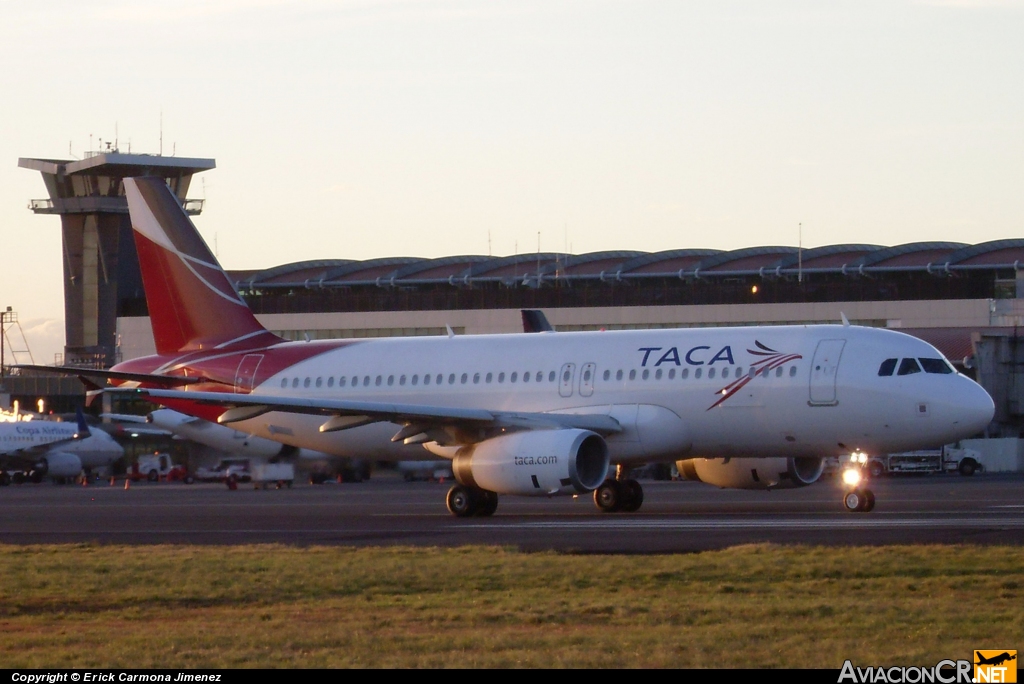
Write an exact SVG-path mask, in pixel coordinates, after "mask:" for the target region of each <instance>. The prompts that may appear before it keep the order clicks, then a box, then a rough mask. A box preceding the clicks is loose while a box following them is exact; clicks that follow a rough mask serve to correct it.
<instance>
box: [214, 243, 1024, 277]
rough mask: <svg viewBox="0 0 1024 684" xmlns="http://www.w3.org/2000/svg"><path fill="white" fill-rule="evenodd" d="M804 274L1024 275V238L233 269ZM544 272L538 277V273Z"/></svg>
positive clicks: (317, 273)
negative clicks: (999, 271) (1007, 271)
mask: <svg viewBox="0 0 1024 684" xmlns="http://www.w3.org/2000/svg"><path fill="white" fill-rule="evenodd" d="M798 264H799V268H802V269H803V270H804V271H805V272H814V273H836V274H843V275H849V276H856V275H858V274H865V273H871V272H873V271H874V272H887V271H920V272H923V273H924V272H927V273H933V274H936V273H941V272H943V271H945V272H949V273H951V272H954V271H957V270H968V269H993V270H994V269H1004V270H1005V269H1013V270H1015V271H1016V270H1024V239H1016V238H1014V239H1006V240H993V241H991V242H983V243H980V244H977V245H967V244H964V243H960V242H913V243H908V244H904V245H896V246H893V247H883V246H879V245H860V244H841V245H826V246H822V247H814V248H812V249H804V250H799V249H797V248H796V247H784V246H762V247H746V248H743V249H735V250H729V251H723V250H717V249H673V250H666V251H663V252H653V253H650V252H638V251H631V250H621V251H605V252H591V253H588V254H579V255H576V254H561V253H557V252H542V253H539V254H537V253H533V254H517V255H514V256H504V257H489V256H480V255H461V256H448V257H440V258H435V259H422V258H416V257H383V258H378V259H368V260H365V261H356V260H350V259H318V260H312V261H300V262H296V263H291V264H282V265H280V266H275V267H273V268H268V269H264V270H238V271H231V272H230V274H229V276H230V277H232V278H233V279H234V280H235V281H236V284H237V286H238V287H239V288H251V289H256V288H283V287H311V286H323V287H328V286H338V285H347V284H375V285H379V286H382V287H383V286H400V285H402V284H403V282H408V283H409V284H431V283H436V284H444V283H447V284H451V285H458V284H468V283H470V282H472V281H474V280H479V281H480V282H493V281H498V282H502V283H505V284H509V285H511V284H513V283H516V282H530V281H532V282H534V283H536V282H537V281H538V279H543V280H545V281H547V280H554V279H555V278H564V279H566V280H570V281H571V280H574V279H579V280H585V279H597V278H600V279H602V280H617V279H629V278H651V277H684V276H685V277H693V276H695V275H699V276H700V277H702V278H703V277H708V278H713V277H715V276H716V275H720V276H724V275H729V276H735V275H749V276H761V277H767V276H790V275H795V274H796V272H797V270H798ZM538 274H539V275H538Z"/></svg>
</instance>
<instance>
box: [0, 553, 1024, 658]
mask: <svg viewBox="0 0 1024 684" xmlns="http://www.w3.org/2000/svg"><path fill="white" fill-rule="evenodd" d="M1022 587H1024V549H1022V548H1019V547H991V546H984V547H971V546H887V547H877V548H872V547H853V548H820V547H780V546H740V547H735V548H731V549H727V550H724V551H711V552H706V553H699V554H687V555H657V556H602V555H585V556H584V555H564V554H557V553H521V552H517V551H514V550H509V549H502V548H492V547H468V548H461V549H422V548H374V549H348V548H333V547H331V548H306V549H303V548H294V547H286V546H240V547H239V546H231V547H207V546H153V547H139V546H132V547H128V546H96V545H80V546H28V547H25V546H0V662H2V663H4V666H5V667H19V668H24V667H183V668H184V667H187V668H194V667H247V666H269V667H424V666H425V667H464V666H468V667H622V666H625V667H779V666H782V667H828V668H838V667H840V666H841V665H842V662H843V661H844V660H845V659H847V658H849V659H852V660H853V661H854V663H856V664H861V665H866V664H869V663H870V664H886V663H889V664H905V665H914V664H917V665H933V664H935V662H937V661H938V660H940V659H942V658H970V657H971V656H972V650H973V649H975V648H998V649H1004V648H1006V649H1013V648H1019V647H1020V646H1021V645H1022V643H1024V639H1022V637H1024V611H1021V606H1022V605H1024V602H1022V600H1021V599H1022V593H1024V592H1022Z"/></svg>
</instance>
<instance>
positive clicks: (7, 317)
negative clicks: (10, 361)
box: [0, 307, 18, 387]
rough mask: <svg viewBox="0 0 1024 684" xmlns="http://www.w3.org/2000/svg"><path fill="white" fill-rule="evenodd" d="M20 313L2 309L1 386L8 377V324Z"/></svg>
mask: <svg viewBox="0 0 1024 684" xmlns="http://www.w3.org/2000/svg"><path fill="white" fill-rule="evenodd" d="M17 316H18V314H16V313H14V311H12V310H11V307H7V310H6V311H0V387H3V384H4V379H5V378H6V377H7V366H6V365H4V344H6V342H7V324H8V323H13V322H14V321H16V320H17Z"/></svg>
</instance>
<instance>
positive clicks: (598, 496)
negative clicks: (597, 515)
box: [594, 480, 625, 513]
mask: <svg viewBox="0 0 1024 684" xmlns="http://www.w3.org/2000/svg"><path fill="white" fill-rule="evenodd" d="M623 494H624V492H623V488H622V486H621V485H620V484H619V482H618V480H605V481H604V482H603V483H602V484H601V486H599V487H598V488H597V489H595V490H594V503H595V504H596V505H597V507H598V508H599V509H601V511H602V512H604V513H614V512H616V511H620V510H622V503H623V499H624V498H625V497H624V496H623Z"/></svg>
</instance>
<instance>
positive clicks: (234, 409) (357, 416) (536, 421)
mask: <svg viewBox="0 0 1024 684" xmlns="http://www.w3.org/2000/svg"><path fill="white" fill-rule="evenodd" d="M108 391H112V392H118V393H122V392H123V393H132V394H135V395H136V396H142V397H147V398H152V399H155V400H157V401H158V402H159V400H160V399H177V400H185V401H192V402H197V403H200V404H206V405H213V406H222V407H224V409H225V411H224V413H222V414H221V416H220V418H218V419H217V422H218V423H222V424H229V423H235V422H239V421H243V420H248V419H250V418H255V417H257V416H260V415H263V414H264V413H270V412H271V411H282V412H285V413H304V414H308V415H321V416H325V417H326V418H327V420H326V421H325V422H324V424H323V425H321V426H320V431H321V432H335V431H337V430H347V429H349V428H354V427H358V426H360V425H366V424H367V423H377V422H389V423H396V424H400V425H404V426H405V427H403V428H402V429H401V430H399V432H398V433H397V434H396V435H395V436H394V437H393V438H392V440H393V441H402V440H405V441H407V442H408V443H416V442H409V441H408V440H410V439H412V438H415V437H417V436H421V435H423V434H425V433H428V432H429V431H430V430H432V429H436V428H445V427H455V428H466V429H471V430H481V429H496V428H519V429H528V430H529V429H535V430H541V429H555V428H578V429H581V430H591V431H593V432H596V433H598V434H602V435H610V434H614V433H617V432H621V431H622V426H621V425H620V424H619V422H618V421H617V420H615V419H614V418H612V417H611V416H608V415H605V414H570V413H535V412H511V411H489V410H484V409H472V408H452V407H442V406H428V405H419V404H391V403H384V402H374V401H344V400H338V399H321V398H311V397H278V396H272V395H260V394H230V393H227V392H190V391H183V390H168V389H148V388H137V389H121V388H117V389H113V390H108ZM419 441H426V440H419Z"/></svg>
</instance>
